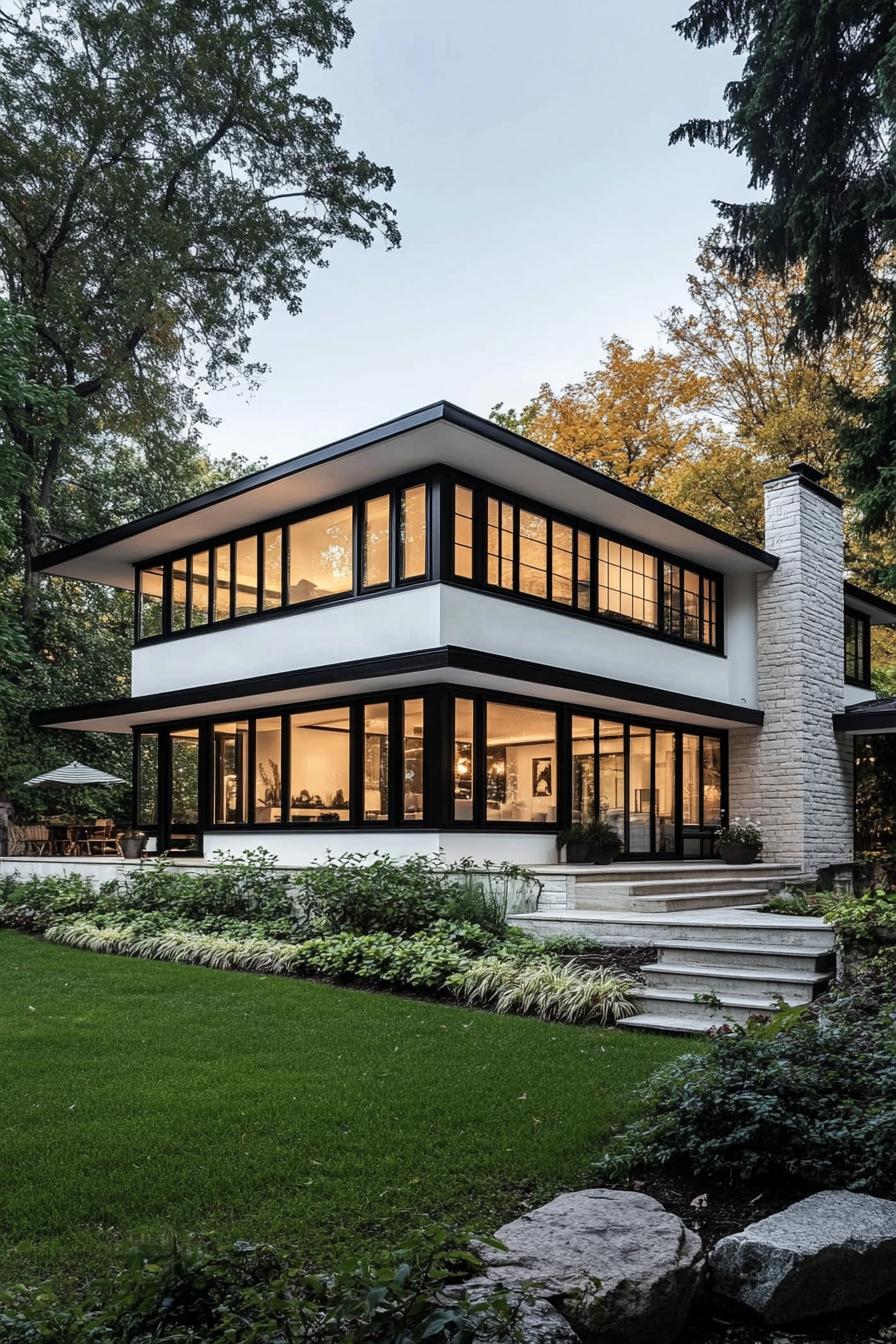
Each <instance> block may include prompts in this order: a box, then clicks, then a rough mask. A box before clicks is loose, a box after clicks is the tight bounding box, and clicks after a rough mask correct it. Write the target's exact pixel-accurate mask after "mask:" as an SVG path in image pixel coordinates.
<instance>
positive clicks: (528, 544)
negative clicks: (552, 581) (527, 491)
mask: <svg viewBox="0 0 896 1344" xmlns="http://www.w3.org/2000/svg"><path fill="white" fill-rule="evenodd" d="M520 592H521V593H526V594H527V595H528V596H529V597H541V598H546V597H547V595H548V520H547V519H546V518H543V517H542V516H541V514H539V513H530V512H529V510H528V509H520Z"/></svg>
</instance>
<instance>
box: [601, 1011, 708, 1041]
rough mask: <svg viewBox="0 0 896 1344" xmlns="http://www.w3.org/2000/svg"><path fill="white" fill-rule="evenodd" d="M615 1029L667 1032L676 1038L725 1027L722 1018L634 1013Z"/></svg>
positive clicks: (703, 1033)
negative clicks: (625, 1028)
mask: <svg viewBox="0 0 896 1344" xmlns="http://www.w3.org/2000/svg"><path fill="white" fill-rule="evenodd" d="M616 1025H617V1027H630V1028H632V1029H633V1030H634V1031H668V1032H673V1033H674V1034H675V1035H676V1036H705V1035H706V1034H707V1032H710V1031H712V1030H713V1028H714V1027H727V1026H728V1025H729V1023H727V1022H726V1021H725V1019H724V1017H670V1016H669V1015H668V1014H665V1013H635V1014H634V1016H633V1017H623V1018H620V1020H619V1021H618V1022H617V1023H616Z"/></svg>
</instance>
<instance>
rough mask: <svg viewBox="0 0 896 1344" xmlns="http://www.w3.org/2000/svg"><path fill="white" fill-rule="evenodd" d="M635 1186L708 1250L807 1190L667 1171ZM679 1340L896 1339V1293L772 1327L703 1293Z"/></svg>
mask: <svg viewBox="0 0 896 1344" xmlns="http://www.w3.org/2000/svg"><path fill="white" fill-rule="evenodd" d="M632 1188H633V1189H636V1190H642V1191H643V1192H644V1193H645V1194H647V1195H652V1196H653V1198H654V1199H658V1200H659V1202H660V1203H661V1204H663V1205H664V1206H665V1207H666V1208H667V1209H669V1210H670V1211H671V1212H672V1213H677V1214H678V1216H679V1218H681V1220H682V1221H683V1222H684V1223H685V1224H686V1225H687V1226H688V1227H690V1228H693V1230H694V1231H695V1232H697V1233H698V1234H699V1235H700V1238H701V1239H702V1241H703V1245H704V1246H705V1247H706V1249H707V1250H708V1249H709V1248H710V1247H711V1246H713V1245H715V1243H716V1242H717V1241H719V1240H720V1239H721V1238H722V1237H727V1236H729V1235H730V1234H731V1233H732V1232H739V1231H741V1229H742V1228H744V1227H746V1226H747V1225H748V1224H749V1223H755V1222H758V1221H759V1219H760V1218H767V1217H768V1216H769V1214H772V1213H778V1212H780V1210H781V1209H784V1208H786V1207H787V1206H788V1204H793V1203H794V1202H795V1201H796V1200H798V1199H802V1198H803V1197H804V1196H805V1195H806V1193H807V1192H806V1191H805V1190H796V1189H791V1190H787V1189H783V1188H781V1187H780V1186H777V1187H775V1189H773V1190H771V1189H768V1188H764V1187H760V1186H752V1187H744V1188H742V1189H740V1188H738V1189H731V1188H727V1187H725V1188H721V1189H719V1188H716V1189H712V1188H707V1187H706V1186H703V1187H701V1186H698V1185H697V1184H694V1183H692V1182H689V1181H688V1180H686V1179H675V1178H673V1177H667V1176H662V1177H658V1178H645V1179H644V1180H642V1181H632ZM680 1344H896V1294H894V1295H893V1296H892V1297H889V1298H887V1299H885V1300H884V1302H882V1303H877V1304H876V1305H875V1306H874V1307H869V1308H866V1309H864V1310H862V1311H849V1312H842V1313H838V1314H837V1315H836V1316H827V1317H824V1318H819V1319H818V1320H817V1321H803V1322H800V1323H799V1324H797V1325H788V1326H782V1325H776V1326H771V1325H765V1324H764V1323H763V1322H762V1321H761V1320H759V1319H758V1317H756V1316H754V1315H752V1313H751V1312H749V1311H747V1310H745V1309H744V1308H742V1307H739V1306H737V1304H736V1303H733V1302H726V1301H725V1300H724V1298H720V1297H716V1296H714V1295H713V1294H712V1293H709V1292H704V1293H702V1294H701V1296H700V1297H699V1298H698V1300H697V1301H696V1302H695V1304H694V1307H693V1310H692V1312H691V1317H690V1320H689V1321H688V1325H687V1328H686V1330H685V1332H684V1334H683V1335H682V1336H681V1341H680Z"/></svg>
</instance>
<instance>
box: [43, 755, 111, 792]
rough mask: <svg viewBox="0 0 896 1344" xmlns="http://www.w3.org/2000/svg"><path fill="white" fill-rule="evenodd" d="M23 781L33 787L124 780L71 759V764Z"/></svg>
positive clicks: (106, 782) (105, 782)
mask: <svg viewBox="0 0 896 1344" xmlns="http://www.w3.org/2000/svg"><path fill="white" fill-rule="evenodd" d="M25 783H26V784H28V785H29V786H31V787H34V785H36V784H124V783H125V781H124V780H123V779H119V778H118V776H117V775H107V774H106V771H105V770H94V768H93V766H92V765H82V764H81V762H80V761H72V763H71V765H61V766H60V767H59V769H58V770H51V771H50V772H49V774H46V775H35V777H34V779H26V780H25Z"/></svg>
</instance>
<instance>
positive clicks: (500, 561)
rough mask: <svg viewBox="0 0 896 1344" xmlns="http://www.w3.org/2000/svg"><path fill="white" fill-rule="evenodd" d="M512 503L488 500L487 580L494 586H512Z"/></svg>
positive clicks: (513, 543) (513, 546)
mask: <svg viewBox="0 0 896 1344" xmlns="http://www.w3.org/2000/svg"><path fill="white" fill-rule="evenodd" d="M514 548H515V542H514V527H513V505H512V504H506V503H503V502H502V501H501V500H500V499H494V498H490V499H489V501H488V567H487V578H488V582H489V583H490V584H492V585H493V586H494V587H495V588H512V587H513V556H514Z"/></svg>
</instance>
